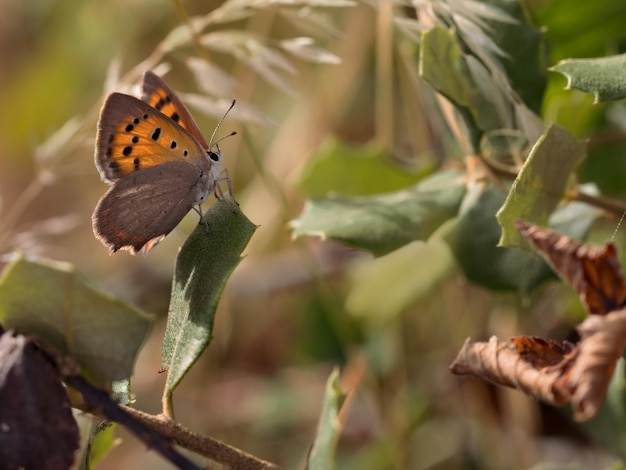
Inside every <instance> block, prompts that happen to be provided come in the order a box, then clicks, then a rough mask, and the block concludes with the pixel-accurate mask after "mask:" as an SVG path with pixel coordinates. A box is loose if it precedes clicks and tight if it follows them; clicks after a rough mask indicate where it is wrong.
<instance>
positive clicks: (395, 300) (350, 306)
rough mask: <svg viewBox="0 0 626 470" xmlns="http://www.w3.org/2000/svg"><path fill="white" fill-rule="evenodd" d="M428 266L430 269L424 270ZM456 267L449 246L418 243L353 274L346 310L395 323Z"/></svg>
mask: <svg viewBox="0 0 626 470" xmlns="http://www.w3.org/2000/svg"><path fill="white" fill-rule="evenodd" d="M423 266H428V269H422V267H423ZM454 266H455V263H454V258H453V257H452V253H451V252H450V249H449V248H448V246H447V245H446V244H445V243H444V242H443V241H441V240H440V239H438V238H435V237H431V238H430V239H429V240H428V242H426V243H425V242H422V241H415V242H412V243H409V244H408V245H405V246H403V247H402V248H398V249H397V250H395V251H393V252H391V253H389V254H388V255H385V256H381V257H380V258H377V259H375V260H373V261H364V262H361V263H357V265H356V266H354V267H353V268H352V269H351V272H350V291H349V293H348V297H347V299H346V310H347V311H348V312H350V313H351V314H353V315H356V316H365V317H369V318H374V319H383V320H393V319H394V318H395V317H396V316H397V315H399V314H401V313H402V312H404V311H405V310H406V309H407V308H409V307H410V306H412V305H415V304H416V303H417V302H419V301H420V300H421V299H422V298H424V297H425V296H428V295H432V294H433V293H435V292H436V286H437V284H438V283H439V282H440V281H441V280H443V279H444V278H446V277H447V276H448V275H449V274H450V272H451V271H452V268H453V267H454Z"/></svg>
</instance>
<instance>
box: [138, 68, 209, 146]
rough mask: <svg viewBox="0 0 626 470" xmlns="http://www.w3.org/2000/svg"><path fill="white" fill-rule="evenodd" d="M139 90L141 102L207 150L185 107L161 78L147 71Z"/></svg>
mask: <svg viewBox="0 0 626 470" xmlns="http://www.w3.org/2000/svg"><path fill="white" fill-rule="evenodd" d="M141 89H142V95H141V99H142V100H143V101H145V102H146V103H148V104H149V105H150V106H152V107H153V108H155V109H157V110H159V111H160V112H162V113H163V114H165V115H166V116H167V117H169V118H170V119H173V120H174V121H176V122H177V123H178V124H180V125H181V126H182V127H184V128H185V129H187V130H188V131H189V132H190V133H191V135H193V136H194V137H195V138H196V140H197V141H198V142H199V143H200V145H201V146H202V147H203V148H205V149H208V148H209V146H208V145H207V143H206V140H204V137H203V136H202V133H201V132H200V129H198V125H197V124H196V121H195V120H194V118H193V116H192V115H191V113H190V112H189V111H188V110H187V107H186V106H185V105H184V104H183V102H182V101H181V100H180V99H179V98H178V96H176V93H174V90H172V89H171V88H170V86H169V85H168V84H167V83H165V81H164V80H163V79H162V78H161V77H159V76H158V75H156V74H155V73H153V72H151V71H147V72H146V73H144V75H143V84H142V86H141Z"/></svg>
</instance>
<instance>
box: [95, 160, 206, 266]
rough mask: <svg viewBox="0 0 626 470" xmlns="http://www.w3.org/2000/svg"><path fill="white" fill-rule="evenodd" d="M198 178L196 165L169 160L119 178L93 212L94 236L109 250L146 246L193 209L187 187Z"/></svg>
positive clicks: (133, 248)
mask: <svg viewBox="0 0 626 470" xmlns="http://www.w3.org/2000/svg"><path fill="white" fill-rule="evenodd" d="M199 178H200V170H199V169H198V168H196V167H195V166H193V165H189V164H187V163H185V162H180V161H172V162H167V163H163V164H161V165H158V166H155V167H152V168H147V169H145V170H142V171H138V172H137V173H133V174H131V175H128V176H126V177H124V178H122V179H120V180H119V181H117V182H116V183H115V185H113V186H112V187H111V188H109V190H108V191H107V192H106V194H105V195H104V196H102V198H101V199H100V201H99V202H98V205H97V206H96V209H95V211H94V213H93V217H92V223H93V230H94V233H95V234H96V237H97V238H98V239H99V240H100V241H102V243H104V244H105V245H106V246H107V247H108V248H109V251H110V252H111V253H115V252H116V251H118V250H120V249H127V250H130V252H131V253H133V254H134V253H136V252H137V251H139V250H141V249H142V248H143V247H144V246H146V249H149V248H150V247H151V246H153V245H154V244H156V242H158V241H159V240H160V239H162V238H163V237H164V236H165V235H167V234H168V233H170V232H171V231H172V230H173V229H174V228H175V227H176V226H177V225H178V224H179V222H180V221H181V220H182V219H183V217H184V216H185V215H186V214H187V212H189V210H190V209H191V208H192V206H193V204H194V203H195V201H194V196H193V194H192V192H191V191H190V190H189V188H190V185H194V184H196V183H197V181H198V179H199ZM146 251H147V250H146Z"/></svg>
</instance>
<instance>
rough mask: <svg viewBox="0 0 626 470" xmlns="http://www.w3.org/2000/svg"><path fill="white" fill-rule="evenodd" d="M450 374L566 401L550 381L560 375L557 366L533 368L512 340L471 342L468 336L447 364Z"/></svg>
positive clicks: (552, 400)
mask: <svg viewBox="0 0 626 470" xmlns="http://www.w3.org/2000/svg"><path fill="white" fill-rule="evenodd" d="M450 370H451V371H452V373H453V374H457V375H475V376H477V377H480V378H482V379H485V380H488V381H489V382H492V383H494V384H496V385H505V386H507V387H511V388H516V389H518V390H521V391H522V392H525V393H527V394H528V395H531V396H533V397H535V398H538V399H539V400H543V401H545V402H548V403H552V404H555V405H556V404H561V403H566V402H567V398H566V397H564V396H562V395H561V394H560V393H559V391H558V389H555V387H554V384H555V383H556V382H557V380H559V378H560V377H561V376H562V371H561V370H560V369H559V368H558V367H552V368H546V367H536V366H535V365H533V364H532V363H531V362H527V361H526V360H524V358H523V355H521V354H520V353H519V352H518V350H517V349H516V346H515V344H514V342H512V341H500V340H499V339H498V338H496V337H495V336H492V337H491V339H490V340H489V342H486V343H485V342H480V343H472V342H471V341H470V340H469V338H468V339H467V340H466V341H465V344H464V345H463V347H462V348H461V350H460V351H459V353H458V355H457V357H456V359H455V360H454V362H453V363H452V365H451V366H450Z"/></svg>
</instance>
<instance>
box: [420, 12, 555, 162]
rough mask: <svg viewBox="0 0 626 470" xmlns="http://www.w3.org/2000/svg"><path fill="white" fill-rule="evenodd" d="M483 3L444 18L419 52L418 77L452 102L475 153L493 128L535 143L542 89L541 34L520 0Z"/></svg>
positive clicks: (542, 55)
mask: <svg viewBox="0 0 626 470" xmlns="http://www.w3.org/2000/svg"><path fill="white" fill-rule="evenodd" d="M481 3H483V4H484V5H483V9H482V10H478V9H475V10H473V11H472V12H471V13H469V11H459V12H455V16H454V17H449V16H447V15H442V16H441V18H440V24H438V25H436V26H434V27H433V28H431V29H430V30H428V31H426V32H424V33H423V34H422V38H421V43H420V48H419V54H420V55H419V73H420V76H421V77H422V78H424V80H426V81H427V82H428V83H429V84H430V85H432V86H433V87H434V88H435V89H436V90H437V91H439V92H440V93H441V94H443V95H444V96H446V97H447V98H448V99H449V100H450V101H451V102H452V103H453V104H454V106H455V107H456V109H457V111H458V112H459V115H460V117H461V118H462V119H463V121H464V122H465V125H466V128H467V129H466V130H467V133H468V138H469V142H470V143H471V144H472V146H473V148H474V150H477V149H478V148H479V143H480V140H481V137H482V135H483V133H485V132H487V131H491V130H497V129H520V130H522V131H524V133H525V134H526V136H527V137H532V139H533V140H534V139H535V138H536V130H535V128H536V127H537V125H538V118H536V116H535V114H536V113H538V112H539V111H540V109H541V103H542V99H543V94H544V92H545V86H546V77H545V71H544V66H543V61H544V51H543V44H542V35H541V32H540V31H539V30H537V29H535V28H533V27H531V26H530V25H529V24H528V22H527V21H526V15H525V14H524V11H523V9H522V7H521V6H520V5H519V2H515V1H509V0H490V1H483V2H481ZM442 24H444V25H445V27H444V26H442ZM520 97H521V98H522V100H523V104H522V103H521V102H520ZM531 110H532V111H531ZM533 112H534V113H535V114H534V113H533Z"/></svg>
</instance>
